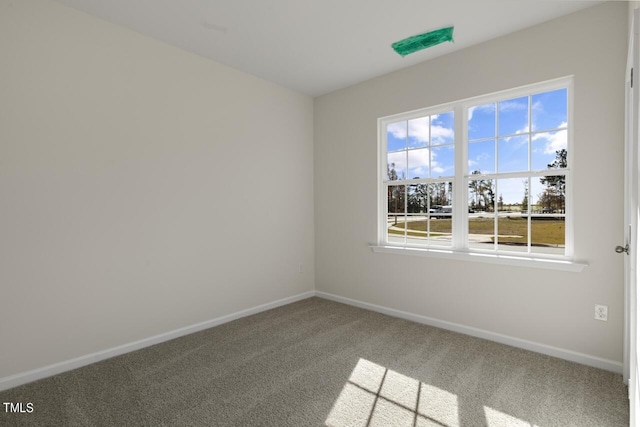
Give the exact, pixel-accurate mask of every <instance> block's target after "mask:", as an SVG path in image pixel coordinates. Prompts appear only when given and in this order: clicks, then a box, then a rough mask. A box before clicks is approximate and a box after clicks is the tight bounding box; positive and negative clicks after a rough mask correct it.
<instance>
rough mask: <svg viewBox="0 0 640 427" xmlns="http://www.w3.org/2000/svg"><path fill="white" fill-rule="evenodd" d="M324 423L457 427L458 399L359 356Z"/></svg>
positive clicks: (334, 424)
mask: <svg viewBox="0 0 640 427" xmlns="http://www.w3.org/2000/svg"><path fill="white" fill-rule="evenodd" d="M325 424H326V425H327V426H330V427H339V426H354V427H355V426H362V427H365V426H408V427H409V426H411V427H413V426H447V427H458V426H459V425H460V421H459V416H458V398H457V396H456V395H455V394H452V393H449V392H448V391H446V390H442V389H440V388H438V387H435V386H433V385H430V384H425V383H421V382H420V381H418V380H416V379H415V378H411V377H408V376H406V375H403V374H400V373H398V372H395V371H393V370H391V369H387V368H385V367H384V366H380V365H378V364H376V363H373V362H371V361H369V360H366V359H360V360H359V361H358V363H357V364H356V367H355V368H354V369H353V371H352V373H351V376H350V377H349V379H348V380H347V382H346V384H345V386H344V387H343V389H342V391H341V393H340V396H339V397H338V399H337V400H336V402H335V403H334V405H333V408H332V410H331V412H330V413H329V416H328V417H327V419H326V421H325Z"/></svg>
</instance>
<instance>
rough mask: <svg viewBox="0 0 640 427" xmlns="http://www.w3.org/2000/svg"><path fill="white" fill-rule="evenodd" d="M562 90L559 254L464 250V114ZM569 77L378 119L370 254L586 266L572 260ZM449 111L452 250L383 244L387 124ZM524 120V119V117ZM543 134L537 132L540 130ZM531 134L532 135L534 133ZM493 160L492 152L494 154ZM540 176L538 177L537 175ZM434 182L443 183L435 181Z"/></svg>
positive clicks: (570, 267) (569, 267)
mask: <svg viewBox="0 0 640 427" xmlns="http://www.w3.org/2000/svg"><path fill="white" fill-rule="evenodd" d="M564 88H566V89H567V122H568V125H567V134H568V135H567V152H568V156H567V168H566V169H563V170H562V171H563V172H564V173H563V174H564V175H565V176H566V188H565V254H564V255H555V254H537V253H536V254H533V253H526V254H521V253H518V252H510V251H500V250H490V251H487V250H482V249H471V248H469V247H468V209H467V207H468V200H467V199H468V194H467V191H468V190H467V186H468V185H467V183H468V180H469V176H470V175H469V171H468V170H467V169H468V168H467V165H468V141H467V137H468V135H467V131H468V126H467V123H468V120H467V119H468V109H469V107H472V106H475V105H483V104H488V103H493V102H500V101H503V100H507V99H513V98H518V97H522V96H529V95H535V94H538V93H543V92H548V91H552V90H556V89H564ZM573 93H574V84H573V76H568V77H563V78H559V79H554V80H550V81H547V82H543V83H536V84H532V85H527V86H522V87H519V88H515V89H509V90H504V91H500V92H495V93H491V94H487V95H482V96H477V97H473V98H467V99H464V100H460V101H455V102H450V103H446V104H441V105H437V106H434V107H428V108H423V109H419V110H415V111H411V112H406V113H401V114H395V115H392V116H387V117H382V118H379V119H378V174H377V176H378V184H377V185H378V242H377V245H372V246H371V248H372V250H373V251H374V252H383V253H394V254H409V255H420V256H429V257H436V258H450V259H459V260H465V261H479V262H488V263H496V264H508V265H519V266H527V267H536V268H547V269H555V270H566V271H582V270H583V269H584V268H585V267H586V266H587V264H586V263H584V262H578V261H576V260H575V259H574V258H573V255H574V248H573V236H574V235H573V212H574V210H573V179H572V178H573V177H572V170H573V159H574V157H575V156H574V150H573ZM449 111H453V112H454V134H455V143H454V153H455V154H454V159H455V165H454V167H455V175H454V176H453V178H451V179H450V180H451V181H453V197H452V199H453V215H452V245H451V247H448V248H446V247H437V246H411V245H409V244H406V242H405V244H403V245H398V244H393V243H388V242H387V180H386V170H387V125H389V124H391V123H395V122H398V121H404V120H411V119H415V118H419V117H424V116H427V115H434V114H439V113H443V112H449ZM529 117H530V115H529ZM540 131H543V130H540ZM535 132H538V131H537V130H536V131H535ZM496 155H497V153H496ZM524 174H527V175H528V176H530V177H531V176H533V177H537V174H536V172H535V171H531V170H529V171H527V172H525V173H522V172H516V173H513V174H508V173H506V174H505V173H494V174H490V175H489V176H488V177H487V175H483V178H485V179H498V178H510V177H518V178H520V177H522V175H524ZM541 176H542V175H541ZM437 180H438V181H444V180H447V178H442V179H439V178H438V179H437ZM415 183H416V181H415V180H411V179H405V180H399V181H394V184H401V185H407V186H408V185H410V184H415Z"/></svg>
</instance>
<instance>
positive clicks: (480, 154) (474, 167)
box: [469, 139, 496, 174]
mask: <svg viewBox="0 0 640 427" xmlns="http://www.w3.org/2000/svg"><path fill="white" fill-rule="evenodd" d="M473 171H478V172H480V173H494V172H495V171H496V142H495V140H493V139H491V140H488V141H479V142H470V143H469V173H470V174H471V173H472V172H473Z"/></svg>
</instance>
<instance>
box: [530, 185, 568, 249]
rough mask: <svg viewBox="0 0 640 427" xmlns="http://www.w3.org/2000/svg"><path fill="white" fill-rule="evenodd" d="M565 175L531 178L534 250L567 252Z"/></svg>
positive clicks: (532, 245) (532, 247)
mask: <svg viewBox="0 0 640 427" xmlns="http://www.w3.org/2000/svg"><path fill="white" fill-rule="evenodd" d="M565 181H566V177H565V176H564V175H558V176H546V177H542V178H532V179H531V213H532V214H531V252H533V253H547V254H557V255H563V254H564V247H565V220H564V213H565Z"/></svg>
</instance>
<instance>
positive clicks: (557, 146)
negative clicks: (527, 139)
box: [531, 130, 567, 170]
mask: <svg viewBox="0 0 640 427" xmlns="http://www.w3.org/2000/svg"><path fill="white" fill-rule="evenodd" d="M550 165H552V166H550ZM566 167H567V131H566V130H560V131H557V132H542V133H534V134H533V135H532V136H531V169H532V170H542V169H547V168H556V169H557V168H566Z"/></svg>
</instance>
